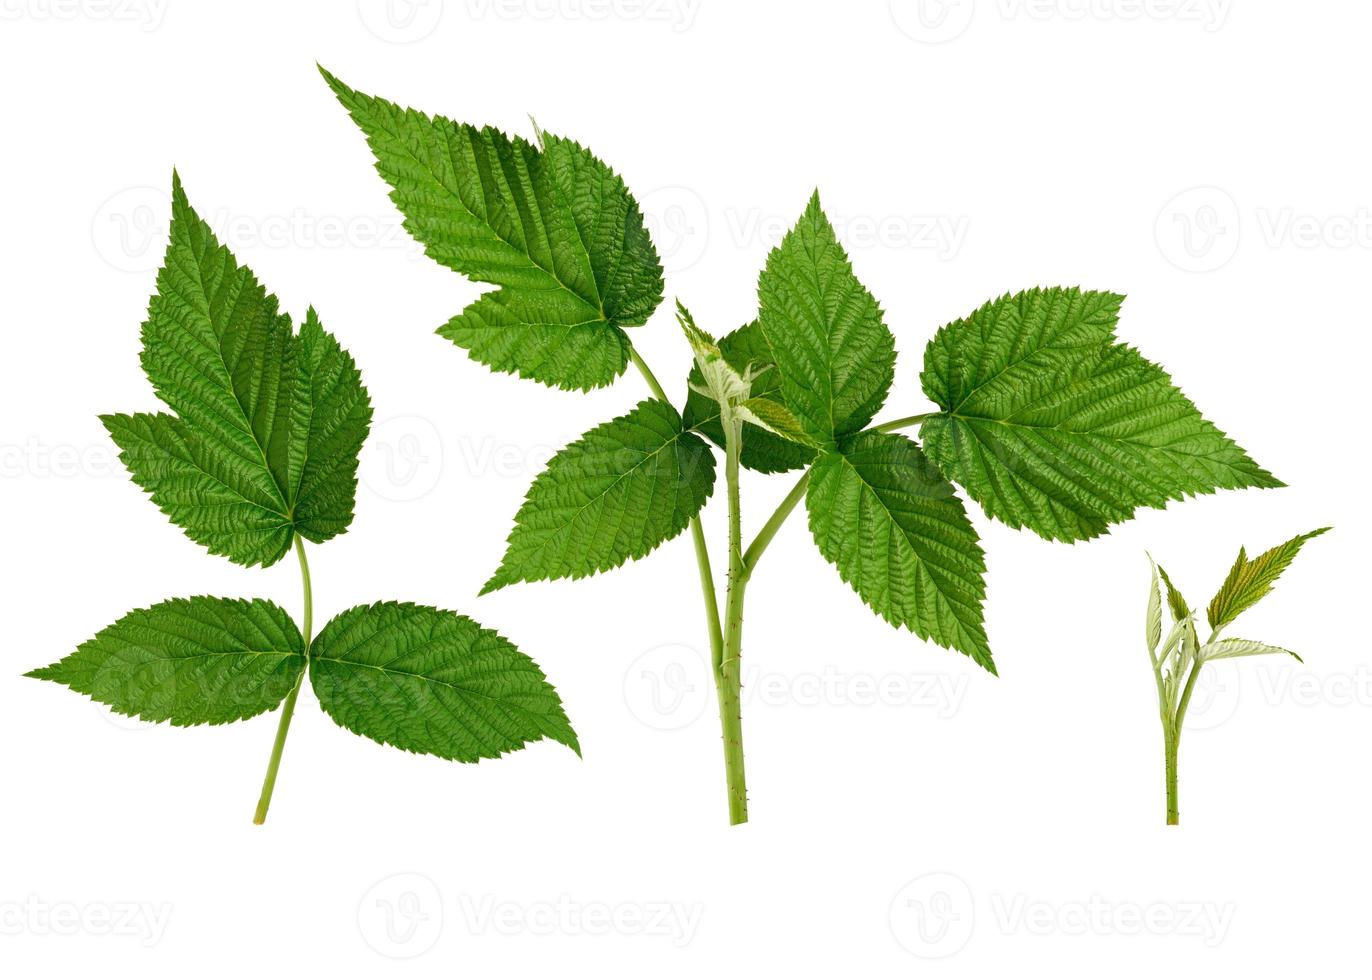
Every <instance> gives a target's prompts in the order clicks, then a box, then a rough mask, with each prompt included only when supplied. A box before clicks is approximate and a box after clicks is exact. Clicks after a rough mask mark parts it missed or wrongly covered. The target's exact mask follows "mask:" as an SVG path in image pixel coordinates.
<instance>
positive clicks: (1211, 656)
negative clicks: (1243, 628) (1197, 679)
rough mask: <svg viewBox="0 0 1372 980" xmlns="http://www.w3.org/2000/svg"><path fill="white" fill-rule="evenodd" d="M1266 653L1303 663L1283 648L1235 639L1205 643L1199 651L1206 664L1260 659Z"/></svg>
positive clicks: (1255, 641)
mask: <svg viewBox="0 0 1372 980" xmlns="http://www.w3.org/2000/svg"><path fill="white" fill-rule="evenodd" d="M1268 653H1284V654H1286V655H1287V656H1291V657H1295V658H1296V659H1297V660H1300V662H1301V663H1305V661H1304V660H1301V658H1300V655H1299V654H1296V653H1294V652H1293V651H1291V650H1288V649H1286V648H1285V647H1274V646H1272V645H1271V644H1270V643H1259V642H1258V641H1257V640H1240V639H1238V638H1237V637H1225V638H1224V639H1222V640H1216V641H1215V642H1214V643H1207V644H1206V645H1205V646H1203V647H1201V651H1200V655H1201V659H1202V660H1205V661H1207V662H1209V661H1211V660H1229V659H1232V658H1234V657H1260V656H1262V655H1264V654H1268Z"/></svg>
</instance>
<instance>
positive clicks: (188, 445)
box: [101, 177, 371, 565]
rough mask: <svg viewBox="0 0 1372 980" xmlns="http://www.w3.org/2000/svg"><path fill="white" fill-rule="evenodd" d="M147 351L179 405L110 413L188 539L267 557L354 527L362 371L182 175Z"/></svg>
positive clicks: (119, 439) (124, 445) (127, 460)
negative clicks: (291, 308)
mask: <svg viewBox="0 0 1372 980" xmlns="http://www.w3.org/2000/svg"><path fill="white" fill-rule="evenodd" d="M142 362H143V368H144V370H145V371H146V373H147V375H148V379H149V380H150V381H151V382H152V384H153V387H154V388H155V389H156V391H157V394H158V397H160V398H161V399H162V401H163V402H165V403H166V404H167V406H168V407H169V408H171V409H172V410H173V411H174V412H176V415H169V414H146V413H140V414H136V415H106V416H102V417H101V421H103V422H104V424H105V428H106V429H107V430H108V431H109V433H110V436H111V438H113V439H114V441H115V443H116V444H117V445H118V446H119V448H120V459H121V460H122V461H123V462H124V465H125V466H126V467H128V470H129V473H130V475H131V476H132V477H133V479H134V481H135V482H136V483H137V484H138V485H139V486H141V487H142V488H143V489H144V490H146V491H147V492H148V493H149V494H150V495H151V496H152V499H153V502H154V503H156V504H157V506H158V507H159V508H161V509H162V511H163V513H165V514H166V515H167V516H168V517H170V518H171V520H172V521H173V522H175V523H176V524H178V525H179V526H180V527H181V528H182V529H183V530H184V531H185V532H186V534H187V535H188V536H189V537H190V538H191V539H192V540H194V541H196V542H198V543H200V544H202V545H204V546H205V547H206V548H208V549H209V550H210V551H211V552H212V553H213V554H218V555H224V556H226V557H228V558H229V559H230V560H232V561H235V562H238V563H239V564H242V565H271V564H272V563H274V562H276V561H278V560H280V558H281V557H282V556H283V555H284V554H285V553H286V550H287V549H288V548H289V547H290V545H291V538H292V534H293V533H295V532H298V533H300V534H301V535H302V536H303V537H305V538H306V539H308V540H310V541H315V542H321V541H325V540H328V539H329V538H331V537H333V536H334V535H336V534H340V533H342V532H343V531H344V530H346V529H347V526H348V524H349V523H350V522H351V520H352V511H353V500H354V498H355V496H356V489H357V457H358V452H359V451H360V449H361V447H362V442H363V440H364V439H365V438H366V436H367V428H368V425H369V424H370V421H371V405H370V403H369V402H368V399H367V392H366V389H364V388H363V387H362V380H361V377H360V376H359V374H358V372H357V368H356V366H355V365H354V364H353V361H352V358H351V357H349V356H348V354H347V353H346V352H344V351H343V350H342V349H341V348H340V347H339V346H338V343H337V341H335V340H334V338H333V337H332V336H330V335H329V334H327V333H325V332H324V329H323V328H322V327H321V326H320V324H319V320H318V317H316V316H315V314H314V311H313V310H310V311H309V313H308V314H307V315H306V321H305V325H304V327H303V328H302V329H301V332H300V335H299V336H298V337H297V336H296V335H295V334H294V333H293V332H292V330H291V321H290V318H289V317H287V316H285V315H283V314H281V313H278V312H277V301H276V297H274V296H272V295H270V294H268V293H267V291H266V290H265V289H264V288H263V287H262V286H261V285H260V284H259V283H258V282H257V280H256V278H255V277H254V276H253V274H252V272H251V271H250V270H249V269H247V268H246V267H243V266H240V265H238V263H237V262H236V261H235V260H234V258H233V256H232V255H231V254H229V251H228V250H227V249H225V248H224V247H223V246H222V245H220V244H219V243H218V241H216V240H215V237H214V235H213V234H212V233H211V231H210V229H209V226H208V225H206V224H205V223H204V222H203V221H202V220H201V219H200V218H199V216H198V215H196V213H195V211H194V210H192V209H191V206H190V204H189V203H188V202H187V200H186V195H185V192H184V191H183V189H182V187H181V181H180V180H179V179H178V178H175V177H173V184H172V224H171V240H170V243H169V244H168V246H167V254H166V258H165V260H164V262H163V266H162V270H161V271H160V272H159V273H158V277H157V294H156V295H155V296H154V297H153V298H152V301H151V302H150V303H149V306H148V319H147V321H146V322H145V323H144V324H143V353H142Z"/></svg>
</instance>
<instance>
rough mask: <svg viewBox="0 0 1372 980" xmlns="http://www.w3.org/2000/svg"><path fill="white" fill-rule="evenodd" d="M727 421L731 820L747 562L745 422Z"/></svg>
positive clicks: (736, 817)
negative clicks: (742, 490) (741, 480)
mask: <svg viewBox="0 0 1372 980" xmlns="http://www.w3.org/2000/svg"><path fill="white" fill-rule="evenodd" d="M721 421H724V422H725V426H724V443H725V451H724V456H725V462H724V478H725V482H726V483H727V485H728V496H729V589H728V596H727V598H726V600H725V613H724V659H723V661H722V662H721V663H720V665H719V670H718V671H717V672H716V674H715V686H716V689H717V691H718V693H719V723H720V726H721V727H722V728H723V730H724V775H725V780H726V783H727V786H728V794H729V823H730V824H731V825H737V824H741V823H747V822H748V784H747V779H746V777H745V775H744V769H743V714H742V711H743V704H742V691H741V689H742V687H743V677H742V671H741V668H742V660H741V655H742V652H743V595H744V591H745V590H746V588H747V585H748V571H749V570H748V567H747V565H746V564H745V562H744V560H743V520H742V511H741V509H740V507H739V492H738V458H739V452H740V450H741V443H742V442H743V423H742V422H741V421H739V420H737V419H729V420H721Z"/></svg>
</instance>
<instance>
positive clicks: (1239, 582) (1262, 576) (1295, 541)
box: [1206, 527, 1329, 629]
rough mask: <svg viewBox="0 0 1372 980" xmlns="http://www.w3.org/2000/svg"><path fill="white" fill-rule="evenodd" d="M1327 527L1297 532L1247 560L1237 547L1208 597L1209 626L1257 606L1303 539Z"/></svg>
mask: <svg viewBox="0 0 1372 980" xmlns="http://www.w3.org/2000/svg"><path fill="white" fill-rule="evenodd" d="M1328 530H1329V528H1327V527H1322V528H1319V529H1318V530H1314V531H1311V532H1310V533H1309V534H1298V535H1296V536H1295V537H1294V538H1292V539H1291V540H1289V541H1284V542H1282V543H1281V544H1279V545H1277V546H1276V547H1275V548H1270V549H1268V550H1267V551H1264V552H1263V553H1262V554H1260V555H1258V557H1256V558H1254V559H1252V560H1249V558H1248V554H1247V552H1246V550H1245V549H1243V548H1240V549H1239V557H1238V559H1237V560H1236V561H1235V562H1234V567H1233V568H1231V569H1230V570H1229V575H1228V576H1226V578H1225V580H1224V584H1223V585H1222V586H1220V590H1219V592H1217V593H1215V597H1214V598H1213V599H1211V600H1210V606H1209V608H1208V609H1207V610H1206V616H1207V618H1208V619H1209V621H1210V628H1211V629H1219V628H1220V627H1221V626H1226V625H1228V624H1229V623H1232V622H1233V621H1234V620H1235V619H1237V618H1238V616H1239V614H1240V613H1242V612H1243V611H1244V610H1246V609H1249V608H1251V607H1252V606H1254V605H1256V604H1257V603H1258V601H1259V600H1261V599H1262V598H1263V597H1264V596H1266V595H1267V594H1268V593H1269V592H1271V591H1272V587H1273V586H1274V585H1276V583H1277V579H1278V578H1280V577H1281V574H1282V572H1284V571H1286V569H1287V568H1288V567H1290V565H1291V562H1292V561H1294V560H1295V558H1296V555H1298V554H1300V550H1301V548H1302V547H1303V546H1304V545H1305V542H1307V541H1309V540H1310V539H1311V538H1317V537H1319V536H1320V535H1321V534H1323V533H1324V532H1325V531H1328Z"/></svg>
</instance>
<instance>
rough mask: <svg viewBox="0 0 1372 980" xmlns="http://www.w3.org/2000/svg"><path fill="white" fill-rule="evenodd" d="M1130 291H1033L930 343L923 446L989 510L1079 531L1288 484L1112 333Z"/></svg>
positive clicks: (1041, 529) (1054, 531) (1042, 526)
mask: <svg viewBox="0 0 1372 980" xmlns="http://www.w3.org/2000/svg"><path fill="white" fill-rule="evenodd" d="M1122 301H1123V297H1122V296H1118V295H1115V294H1113V293H1097V292H1082V291H1081V290H1079V289H1075V288H1074V289H1062V288H1054V289H1032V290H1029V291H1028V292H1023V293H1017V294H1015V295H1013V296H1011V295H1007V296H1003V297H1001V298H1000V299H997V300H993V301H992V302H989V303H987V304H986V305H985V306H983V307H982V308H981V309H979V310H977V311H976V312H975V313H973V314H972V315H971V316H969V317H967V318H966V319H964V320H958V321H956V322H954V323H951V324H949V325H948V326H945V327H943V328H942V329H941V330H939V332H938V334H937V335H935V337H934V339H933V340H931V341H930V343H929V346H928V349H927V350H926V351H925V357H924V372H923V374H922V376H921V380H922V382H923V385H924V390H925V392H926V393H927V394H928V395H929V397H930V398H932V399H933V400H934V401H935V402H936V403H937V404H938V405H939V407H940V408H941V409H942V410H943V411H942V412H940V413H937V414H935V415H932V416H931V417H929V418H928V419H926V420H925V421H924V422H923V423H922V425H921V428H920V433H921V436H922V440H923V443H924V449H925V452H927V453H928V454H929V457H930V458H931V459H932V460H933V461H934V462H935V463H936V464H937V465H938V467H939V468H940V469H941V470H942V471H943V472H944V473H945V474H946V475H947V476H949V477H950V478H951V479H953V480H955V481H956V482H958V483H960V484H961V485H962V486H963V487H965V488H966V489H967V492H968V493H969V494H971V496H972V497H973V499H975V500H976V501H977V502H978V503H980V504H981V506H982V508H983V509H984V510H985V511H986V513H987V514H988V515H990V516H991V517H994V518H996V519H997V520H1001V521H1004V522H1005V523H1006V524H1009V525H1010V526H1011V527H1028V528H1030V529H1032V530H1034V531H1035V532H1037V533H1038V534H1040V535H1042V536H1043V537H1045V538H1049V539H1054V540H1059V541H1077V540H1082V539H1086V538H1092V537H1095V536H1097V535H1100V534H1103V533H1105V531H1106V530H1107V529H1108V528H1109V525H1111V524H1113V523H1117V522H1119V521H1123V520H1127V519H1128V518H1130V517H1132V516H1133V514H1134V511H1135V510H1136V509H1137V508H1139V507H1164V506H1166V504H1167V502H1168V501H1170V500H1181V499H1183V498H1185V497H1186V496H1188V495H1191V494H1200V493H1211V492H1213V491H1214V490H1217V489H1222V488H1229V489H1233V488H1239V487H1278V486H1282V485H1283V484H1282V483H1281V481H1279V480H1278V479H1277V478H1276V477H1274V476H1273V475H1272V474H1271V473H1269V472H1267V471H1266V470H1265V469H1263V468H1262V467H1260V466H1258V465H1257V464H1256V463H1254V462H1253V460H1251V459H1250V458H1249V457H1248V455H1247V454H1246V453H1245V452H1244V451H1243V450H1242V449H1240V448H1239V447H1238V446H1237V445H1236V444H1235V443H1234V442H1233V441H1232V440H1230V439H1229V438H1228V437H1227V436H1225V434H1224V433H1223V432H1221V431H1220V430H1219V429H1217V428H1216V427H1215V426H1214V425H1213V424H1211V423H1210V422H1209V421H1207V420H1206V419H1205V418H1204V417H1202V416H1201V414H1200V412H1199V411H1198V410H1197V409H1196V406H1195V405H1194V404H1192V403H1191V401H1190V400H1189V399H1188V398H1187V397H1186V396H1185V395H1183V394H1182V392H1181V391H1180V390H1179V389H1178V388H1177V387H1176V386H1174V385H1173V384H1172V379H1171V378H1170V377H1169V376H1168V375H1167V373H1166V372H1165V371H1164V370H1163V369H1162V368H1160V367H1158V366H1157V365H1156V364H1153V363H1151V362H1150V361H1147V360H1145V359H1144V358H1143V356H1142V355H1141V354H1139V352H1138V351H1136V350H1134V349H1133V348H1132V347H1128V346H1126V345H1124V344H1120V343H1118V342H1116V340H1115V334H1114V330H1115V322H1116V319H1117V318H1118V314H1119V307H1120V303H1121V302H1122Z"/></svg>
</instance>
